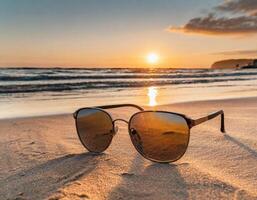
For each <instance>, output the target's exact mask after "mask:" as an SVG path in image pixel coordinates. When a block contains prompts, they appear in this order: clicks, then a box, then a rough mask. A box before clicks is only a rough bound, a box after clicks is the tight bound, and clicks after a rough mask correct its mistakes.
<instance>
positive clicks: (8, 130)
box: [0, 98, 257, 200]
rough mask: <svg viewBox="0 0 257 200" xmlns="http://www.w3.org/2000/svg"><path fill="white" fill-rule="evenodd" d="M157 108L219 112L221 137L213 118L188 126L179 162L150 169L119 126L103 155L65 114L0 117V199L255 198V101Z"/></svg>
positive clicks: (118, 113)
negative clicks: (92, 148)
mask: <svg viewBox="0 0 257 200" xmlns="http://www.w3.org/2000/svg"><path fill="white" fill-rule="evenodd" d="M158 109H160V110H167V111H174V112H180V113H185V114H187V115H188V116H192V117H200V116H203V115H205V114H207V113H210V112H212V111H216V110H219V109H224V111H225V122H226V124H225V125H226V131H227V133H226V134H222V133H221V132H220V130H219V128H220V118H216V119H214V120H211V121H208V122H206V123H204V124H201V125H199V126H197V127H194V128H193V129H192V130H191V136H190V137H191V138H190V143H189V148H188V150H187V152H186V154H185V155H184V157H182V159H180V160H179V161H177V162H175V163H173V164H157V163H152V162H150V161H147V160H145V159H144V158H143V157H141V156H140V155H139V154H138V153H137V152H136V150H135V149H134V147H133V146H132V143H131V141H130V139H129V135H128V132H127V125H126V124H125V123H122V122H119V123H117V125H118V126H119V132H118V133H117V135H116V136H115V137H114V139H113V142H112V144H111V146H110V147H109V148H108V149H107V150H106V152H105V153H103V154H100V155H94V154H92V153H89V152H87V150H86V149H84V147H83V146H82V145H81V144H80V142H79V139H78V137H77V134H76V130H75V124H74V119H73V118H72V115H56V116H44V117H31V118H21V119H8V120H1V121H0V199H96V200H98V199H257V186H256V185H257V98H244V99H229V100H216V101H202V102H190V103H180V104H173V105H165V106H160V107H159V108H158ZM135 111H136V110H134V109H133V108H132V109H130V108H126V109H115V110H113V112H112V113H113V116H114V117H115V118H116V117H119V118H120V117H122V118H129V116H130V115H131V114H132V113H133V112H135Z"/></svg>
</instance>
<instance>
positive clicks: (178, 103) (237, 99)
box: [0, 96, 257, 121]
mask: <svg viewBox="0 0 257 200" xmlns="http://www.w3.org/2000/svg"><path fill="white" fill-rule="evenodd" d="M254 99H256V101H257V96H252V97H239V98H237V97H236V98H223V99H211V100H195V101H185V102H176V103H169V104H160V105H156V106H149V105H148V106H147V105H140V104H138V105H139V106H142V107H143V108H147V109H148V110H155V108H162V107H167V106H181V105H185V104H199V103H205V104H206V103H217V102H227V101H241V100H245V101H247V100H254ZM106 105H108V104H106ZM85 107H86V106H85ZM88 107H91V106H88ZM79 108H82V107H78V108H77V109H79ZM75 111H76V109H75V110H74V112H75ZM72 114H73V112H64V113H53V114H39V115H31V116H21V117H7V118H1V117H0V121H5V120H16V119H31V118H32V119H33V118H41V117H58V116H68V115H72Z"/></svg>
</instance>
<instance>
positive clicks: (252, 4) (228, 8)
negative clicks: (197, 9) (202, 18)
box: [215, 0, 257, 16]
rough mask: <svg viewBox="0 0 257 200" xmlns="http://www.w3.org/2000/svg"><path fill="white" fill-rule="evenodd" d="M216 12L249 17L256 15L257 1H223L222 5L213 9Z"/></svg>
mask: <svg viewBox="0 0 257 200" xmlns="http://www.w3.org/2000/svg"><path fill="white" fill-rule="evenodd" d="M215 9H216V10H218V11H222V12H231V13H238V12H241V13H248V14H250V15H255V16H256V14H257V1H256V0H237V1H232V0H229V1H225V2H224V3H223V4H221V5H219V6H217V7H215Z"/></svg>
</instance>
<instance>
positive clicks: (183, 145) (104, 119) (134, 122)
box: [73, 104, 225, 163]
mask: <svg viewBox="0 0 257 200" xmlns="http://www.w3.org/2000/svg"><path fill="white" fill-rule="evenodd" d="M125 106H128V107H134V108H137V109H138V110H139V112H137V113H135V114H133V115H132V116H131V117H130V120H129V121H126V120H124V119H115V120H113V119H112V117H111V115H110V114H109V113H108V112H106V111H105V109H111V108H119V107H125ZM219 115H221V128H220V130H221V132H223V133H225V125H224V112H223V110H220V111H217V112H214V113H212V114H210V115H208V116H205V117H201V118H199V119H191V118H189V117H187V116H186V115H183V114H179V113H173V112H166V111H148V110H144V109H143V108H141V107H139V106H137V105H134V104H118V105H107V106H98V107H89V108H81V109H79V110H77V111H76V112H75V113H74V114H73V116H74V119H75V122H76V129H77V133H78V137H79V139H80V141H81V143H82V144H83V146H84V147H85V148H86V149H87V150H88V151H90V152H94V153H101V152H104V151H105V150H106V149H107V148H108V147H109V145H110V144H111V141H112V138H113V136H114V135H115V134H116V132H117V129H116V128H115V122H117V121H123V122H126V123H127V124H128V131H129V135H130V139H131V141H132V143H133V145H134V147H135V148H136V150H137V151H138V152H139V153H140V154H141V155H142V156H143V157H144V158H146V159H148V160H151V161H153V162H160V163H169V162H175V161H177V160H179V159H180V158H181V157H182V156H183V155H184V154H185V152H186V150H187V147H188V143H189V138H190V129H191V128H192V127H194V126H196V125H198V124H201V123H203V122H205V121H208V120H210V119H213V118H215V117H217V116H219Z"/></svg>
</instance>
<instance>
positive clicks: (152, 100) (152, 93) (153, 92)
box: [147, 86, 158, 106]
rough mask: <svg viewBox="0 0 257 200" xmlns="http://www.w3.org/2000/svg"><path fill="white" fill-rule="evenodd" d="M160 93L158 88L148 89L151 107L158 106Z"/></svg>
mask: <svg viewBox="0 0 257 200" xmlns="http://www.w3.org/2000/svg"><path fill="white" fill-rule="evenodd" d="M157 94H158V91H157V88H156V87H152V86H151V87H149V88H148V94H147V95H148V97H149V106H156V105H157V101H156V97H157Z"/></svg>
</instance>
